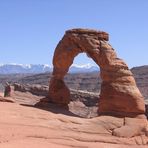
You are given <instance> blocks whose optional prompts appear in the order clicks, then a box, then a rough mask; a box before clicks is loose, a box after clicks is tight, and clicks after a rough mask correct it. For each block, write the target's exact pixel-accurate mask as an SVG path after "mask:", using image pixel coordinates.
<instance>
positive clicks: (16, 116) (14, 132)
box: [0, 102, 148, 148]
mask: <svg viewBox="0 0 148 148" xmlns="http://www.w3.org/2000/svg"><path fill="white" fill-rule="evenodd" d="M122 124H123V119H122V118H115V117H105V116H102V117H96V118H93V119H84V118H79V117H74V116H72V115H70V114H68V113H67V114H65V113H63V114H61V113H60V112H57V111H56V108H55V110H52V111H47V110H45V109H39V108H35V107H29V106H22V105H19V104H16V103H6V102H0V148H70V147H73V148H128V147H133V148H140V147H143V148H146V147H148V138H147V137H145V136H144V135H142V136H137V137H133V138H118V137H116V136H112V133H111V130H110V129H113V128H118V127H120V126H122Z"/></svg>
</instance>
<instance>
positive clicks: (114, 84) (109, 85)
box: [49, 29, 145, 118]
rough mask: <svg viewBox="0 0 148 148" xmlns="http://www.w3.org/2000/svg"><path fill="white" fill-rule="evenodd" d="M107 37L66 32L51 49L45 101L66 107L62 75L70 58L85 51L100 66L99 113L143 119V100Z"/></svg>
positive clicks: (67, 94) (90, 32)
mask: <svg viewBox="0 0 148 148" xmlns="http://www.w3.org/2000/svg"><path fill="white" fill-rule="evenodd" d="M108 40H109V35H108V34H107V33H105V32H102V31H96V30H89V29H72V30H68V31H66V33H65V35H64V37H63V38H62V40H61V41H60V42H59V44H58V45H57V47H56V49H55V53H54V57H53V65H54V69H53V77H52V79H51V81H50V85H49V100H50V101H52V102H54V103H57V104H63V105H67V104H68V103H69V101H70V91H69V88H68V87H67V86H66V85H65V83H64V76H65V75H66V74H67V72H68V70H69V67H70V66H71V65H72V63H73V61H74V58H75V57H76V56H77V55H78V54H79V53H82V52H85V53H86V54H87V55H88V56H89V57H90V58H92V59H93V60H94V61H95V63H96V64H97V65H98V66H99V67H100V75H101V78H102V84H101V92H100V99H99V111H98V112H99V114H100V115H113V116H122V117H126V116H127V117H140V118H145V116H144V112H145V105H144V98H143V96H142V95H141V93H140V91H139V89H138V88H137V86H136V83H135V80H134V77H133V74H132V73H131V71H130V70H129V69H128V66H127V65H126V64H125V62H124V61H123V60H122V59H119V58H118V57H117V55H116V52H115V50H114V49H113V48H112V46H111V45H110V44H109V43H108Z"/></svg>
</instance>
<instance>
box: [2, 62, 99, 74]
mask: <svg viewBox="0 0 148 148" xmlns="http://www.w3.org/2000/svg"><path fill="white" fill-rule="evenodd" d="M52 69H53V67H52V66H50V65H47V64H0V74H19V73H34V74H36V73H45V72H52ZM94 71H99V68H98V67H97V66H95V65H91V64H89V63H88V64H85V65H77V64H73V65H72V66H71V67H70V69H69V72H70V73H79V72H81V73H86V72H94Z"/></svg>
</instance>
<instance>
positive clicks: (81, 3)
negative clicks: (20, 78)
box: [0, 0, 148, 67]
mask: <svg viewBox="0 0 148 148" xmlns="http://www.w3.org/2000/svg"><path fill="white" fill-rule="evenodd" d="M147 15H148V0H0V63H4V64H5V63H21V64H51V63H52V56H53V53H54V49H55V47H56V45H57V44H58V42H59V40H60V39H61V38H62V36H63V35H64V32H65V30H68V29H71V28H77V27H78V28H80V27H82V28H93V29H98V30H103V31H106V32H108V33H109V34H110V41H109V42H110V44H111V45H112V46H113V48H115V50H116V52H117V54H118V57H120V58H122V59H124V60H125V61H126V63H127V64H128V65H129V67H133V66H140V65H148V16H147ZM74 62H75V63H77V64H85V63H93V61H92V60H91V59H89V58H87V57H86V56H84V55H83V54H81V55H80V56H78V57H77V58H76V59H75V61H74Z"/></svg>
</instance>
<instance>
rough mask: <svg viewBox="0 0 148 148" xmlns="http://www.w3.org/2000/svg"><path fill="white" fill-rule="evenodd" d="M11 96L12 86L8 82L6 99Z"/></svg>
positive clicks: (5, 93) (5, 92)
mask: <svg viewBox="0 0 148 148" xmlns="http://www.w3.org/2000/svg"><path fill="white" fill-rule="evenodd" d="M10 95H11V86H10V84H9V83H8V82H6V85H5V91H4V97H10Z"/></svg>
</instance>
